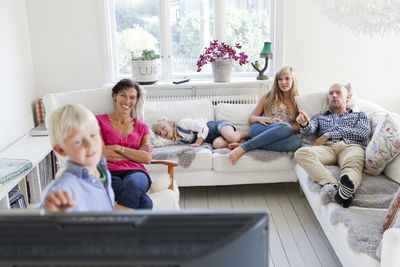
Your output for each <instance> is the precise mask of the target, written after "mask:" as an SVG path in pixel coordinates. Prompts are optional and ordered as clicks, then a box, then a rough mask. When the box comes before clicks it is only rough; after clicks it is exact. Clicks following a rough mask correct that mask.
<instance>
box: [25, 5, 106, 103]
mask: <svg viewBox="0 0 400 267" xmlns="http://www.w3.org/2000/svg"><path fill="white" fill-rule="evenodd" d="M103 3H104V1H101V0H84V1H82V0H68V1H65V0H34V1H32V0H27V1H26V6H27V14H28V19H29V28H30V39H31V44H32V54H33V64H34V70H35V77H36V87H37V92H38V94H39V95H40V96H43V95H45V94H46V93H50V92H60V91H73V90H80V89H88V88H95V87H99V86H101V85H102V84H104V83H105V82H106V77H107V76H106V56H105V55H106V53H105V47H106V46H105V45H106V42H105V30H104V28H105V26H104V21H105V19H104V18H105V16H104V8H103Z"/></svg>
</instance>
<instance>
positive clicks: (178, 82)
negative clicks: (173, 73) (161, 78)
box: [172, 79, 190, 84]
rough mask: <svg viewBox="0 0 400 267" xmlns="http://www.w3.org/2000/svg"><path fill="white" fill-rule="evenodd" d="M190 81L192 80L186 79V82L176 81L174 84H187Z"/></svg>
mask: <svg viewBox="0 0 400 267" xmlns="http://www.w3.org/2000/svg"><path fill="white" fill-rule="evenodd" d="M188 81H190V79H185V80H181V81H176V82H172V83H173V84H180V83H187V82H188Z"/></svg>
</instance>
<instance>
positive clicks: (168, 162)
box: [150, 160, 179, 190]
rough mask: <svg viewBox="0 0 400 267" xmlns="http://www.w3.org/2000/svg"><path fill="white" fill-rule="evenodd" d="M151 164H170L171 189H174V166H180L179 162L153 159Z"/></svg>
mask: <svg viewBox="0 0 400 267" xmlns="http://www.w3.org/2000/svg"><path fill="white" fill-rule="evenodd" d="M150 164H163V165H167V166H168V174H169V176H171V184H170V185H169V189H171V190H174V167H177V166H179V163H178V162H176V161H173V160H152V161H151V162H150Z"/></svg>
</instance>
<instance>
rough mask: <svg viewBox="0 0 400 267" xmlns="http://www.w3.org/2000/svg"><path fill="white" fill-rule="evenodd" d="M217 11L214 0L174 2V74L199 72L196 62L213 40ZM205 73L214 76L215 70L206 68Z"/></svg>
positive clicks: (172, 16)
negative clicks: (213, 71) (215, 10)
mask: <svg viewBox="0 0 400 267" xmlns="http://www.w3.org/2000/svg"><path fill="white" fill-rule="evenodd" d="M213 9H214V0H171V1H170V14H171V34H172V68H173V73H174V74H182V73H184V74H193V73H195V72H196V70H197V67H196V61H197V59H198V57H199V55H200V54H201V53H203V52H204V47H206V46H208V45H209V43H210V41H211V40H212V38H213V37H212V36H213V34H214V12H213ZM207 65H210V64H207ZM204 73H211V68H206V67H205V68H204V69H203V70H202V74H204Z"/></svg>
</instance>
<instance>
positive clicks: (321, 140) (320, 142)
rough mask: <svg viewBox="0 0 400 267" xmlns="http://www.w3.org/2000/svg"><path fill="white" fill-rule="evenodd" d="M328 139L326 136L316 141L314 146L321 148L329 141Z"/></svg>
mask: <svg viewBox="0 0 400 267" xmlns="http://www.w3.org/2000/svg"><path fill="white" fill-rule="evenodd" d="M328 140H329V139H328V137H326V136H325V135H323V136H321V137H319V138H318V139H317V140H315V142H314V146H320V145H323V144H325V143H326V142H327V141H328Z"/></svg>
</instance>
